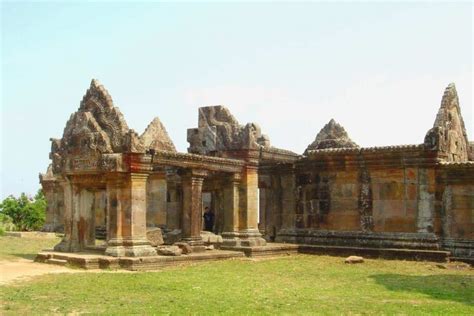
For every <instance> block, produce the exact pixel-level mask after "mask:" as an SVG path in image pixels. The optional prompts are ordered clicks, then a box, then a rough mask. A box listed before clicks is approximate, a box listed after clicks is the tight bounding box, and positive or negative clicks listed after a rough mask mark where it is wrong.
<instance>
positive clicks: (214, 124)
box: [188, 105, 270, 155]
mask: <svg viewBox="0 0 474 316" xmlns="http://www.w3.org/2000/svg"><path fill="white" fill-rule="evenodd" d="M188 142H189V145H190V146H189V148H188V151H189V152H190V153H195V154H201V155H208V154H213V153H215V152H217V151H226V150H242V149H258V148H260V147H270V139H269V138H268V136H266V135H263V134H262V133H261V131H260V127H259V126H258V125H257V124H255V123H248V124H247V125H245V126H243V125H240V124H239V122H238V121H237V120H236V119H235V118H234V116H233V115H232V114H231V113H230V111H229V110H228V109H227V108H226V107H224V106H222V105H216V106H207V107H201V108H199V125H198V128H191V129H188Z"/></svg>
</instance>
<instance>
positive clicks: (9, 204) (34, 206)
mask: <svg viewBox="0 0 474 316" xmlns="http://www.w3.org/2000/svg"><path fill="white" fill-rule="evenodd" d="M0 213H1V214H4V215H6V216H8V217H10V218H11V219H12V221H13V224H15V226H16V227H17V229H18V230H21V231H25V230H38V229H40V228H41V227H42V226H43V224H44V221H45V217H46V200H45V198H44V194H43V191H42V190H41V189H40V190H38V192H37V193H36V195H35V197H34V198H29V197H28V196H27V195H26V194H25V193H22V194H21V195H20V197H18V198H16V197H14V196H13V195H10V196H9V197H7V198H6V199H4V200H3V202H2V203H1V204H0Z"/></svg>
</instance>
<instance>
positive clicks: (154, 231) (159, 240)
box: [146, 227, 164, 247]
mask: <svg viewBox="0 0 474 316" xmlns="http://www.w3.org/2000/svg"><path fill="white" fill-rule="evenodd" d="M146 238H147V239H148V241H149V242H150V244H151V245H152V246H153V247H156V246H160V245H163V244H164V242H163V235H162V234H161V228H158V227H149V228H147V231H146Z"/></svg>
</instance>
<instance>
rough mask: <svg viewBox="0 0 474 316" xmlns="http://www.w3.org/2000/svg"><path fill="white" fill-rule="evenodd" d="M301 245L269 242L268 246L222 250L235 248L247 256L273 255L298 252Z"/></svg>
mask: <svg viewBox="0 0 474 316" xmlns="http://www.w3.org/2000/svg"><path fill="white" fill-rule="evenodd" d="M299 246H300V245H295V244H285V243H267V245H266V246H258V247H225V246H221V248H220V249H222V250H234V251H240V252H243V253H244V254H245V255H246V256H247V257H253V258H254V257H273V256H281V255H290V254H297V253H298V249H299Z"/></svg>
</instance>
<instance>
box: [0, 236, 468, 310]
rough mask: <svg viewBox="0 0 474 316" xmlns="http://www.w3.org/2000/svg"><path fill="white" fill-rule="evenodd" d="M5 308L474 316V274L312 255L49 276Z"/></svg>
mask: <svg viewBox="0 0 474 316" xmlns="http://www.w3.org/2000/svg"><path fill="white" fill-rule="evenodd" d="M1 242H3V241H1ZM22 249H25V248H23V247H22ZM2 251H4V250H2ZM15 251H16V250H15ZM0 306H1V309H0V314H6V315H9V314H11V315H17V314H35V315H36V314H51V313H61V314H63V313H93V314H98V313H103V314H186V315H188V314H201V315H202V314H207V315H209V314H211V315H212V314H234V315H241V314H255V315H260V314H267V315H270V314H306V315H307V314H337V315H340V314H372V315H380V314H410V315H413V314H427V313H430V314H438V315H446V314H451V315H474V271H473V270H462V271H454V270H446V269H440V268H438V267H436V264H434V263H426V262H408V261H388V260H367V261H366V262H365V263H363V264H358V265H346V264H344V263H343V258H338V257H329V256H309V255H297V256H289V257H281V258H278V259H267V260H228V261H221V262H209V263H200V264H197V265H192V266H182V267H173V268H167V269H164V270H162V271H159V272H143V273H107V272H106V273H77V274H54V275H53V274H52V275H45V276H41V277H37V278H35V279H33V280H31V281H29V282H28V283H23V284H15V285H10V286H4V287H0Z"/></svg>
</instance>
